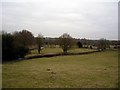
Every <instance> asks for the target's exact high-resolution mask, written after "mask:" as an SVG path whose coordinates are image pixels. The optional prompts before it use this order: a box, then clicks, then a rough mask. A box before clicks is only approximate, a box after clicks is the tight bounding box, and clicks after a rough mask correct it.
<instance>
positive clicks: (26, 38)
mask: <svg viewBox="0 0 120 90" xmlns="http://www.w3.org/2000/svg"><path fill="white" fill-rule="evenodd" d="M13 35H14V38H15V40H16V44H19V43H20V44H22V45H23V46H26V47H28V46H31V45H32V44H33V42H34V41H35V38H34V36H33V34H32V33H31V32H30V31H27V30H22V31H20V32H17V31H16V32H14V34H13Z"/></svg>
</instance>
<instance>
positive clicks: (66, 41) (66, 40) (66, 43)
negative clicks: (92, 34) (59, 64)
mask: <svg viewBox="0 0 120 90" xmlns="http://www.w3.org/2000/svg"><path fill="white" fill-rule="evenodd" d="M73 44H74V42H73V38H72V37H71V36H70V35H69V34H67V33H64V34H63V35H61V36H60V37H59V45H60V46H61V47H62V49H63V52H64V54H67V52H68V50H69V49H71V48H72V46H73Z"/></svg>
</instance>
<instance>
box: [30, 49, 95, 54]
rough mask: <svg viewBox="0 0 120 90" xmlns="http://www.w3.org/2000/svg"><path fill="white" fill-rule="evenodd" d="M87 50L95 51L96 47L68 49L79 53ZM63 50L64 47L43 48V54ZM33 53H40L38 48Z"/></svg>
mask: <svg viewBox="0 0 120 90" xmlns="http://www.w3.org/2000/svg"><path fill="white" fill-rule="evenodd" d="M87 51H95V50H94V49H87V48H73V49H71V50H68V52H71V53H78V52H87ZM61 52H63V50H62V48H44V49H43V50H41V54H44V53H61ZM31 54H38V51H37V50H32V51H31Z"/></svg>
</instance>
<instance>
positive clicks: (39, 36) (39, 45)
mask: <svg viewBox="0 0 120 90" xmlns="http://www.w3.org/2000/svg"><path fill="white" fill-rule="evenodd" d="M43 40H44V38H43V35H42V34H38V36H37V38H36V41H37V45H38V53H39V54H40V52H41V50H42V46H43Z"/></svg>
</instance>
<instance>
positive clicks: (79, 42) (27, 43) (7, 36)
mask: <svg viewBox="0 0 120 90" xmlns="http://www.w3.org/2000/svg"><path fill="white" fill-rule="evenodd" d="M110 45H112V46H113V48H120V41H117V40H116V41H115V40H113V41H111V40H106V39H104V38H102V39H99V40H89V39H85V38H83V39H76V38H72V37H71V36H70V35H69V34H67V33H64V34H63V35H61V36H58V37H57V38H50V37H44V36H43V35H42V34H38V36H37V37H34V36H33V34H32V33H31V32H30V31H28V30H22V31H19V32H18V31H15V32H14V33H12V34H11V33H7V32H4V31H3V32H2V60H3V61H6V60H14V59H20V58H24V56H25V55H26V54H28V53H29V52H30V50H32V49H37V50H38V53H39V54H40V52H41V49H42V47H45V46H48V47H61V48H62V49H63V53H64V54H66V53H67V51H68V50H69V49H71V48H73V47H78V48H90V49H93V48H96V49H101V50H104V49H106V48H111V47H110Z"/></svg>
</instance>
